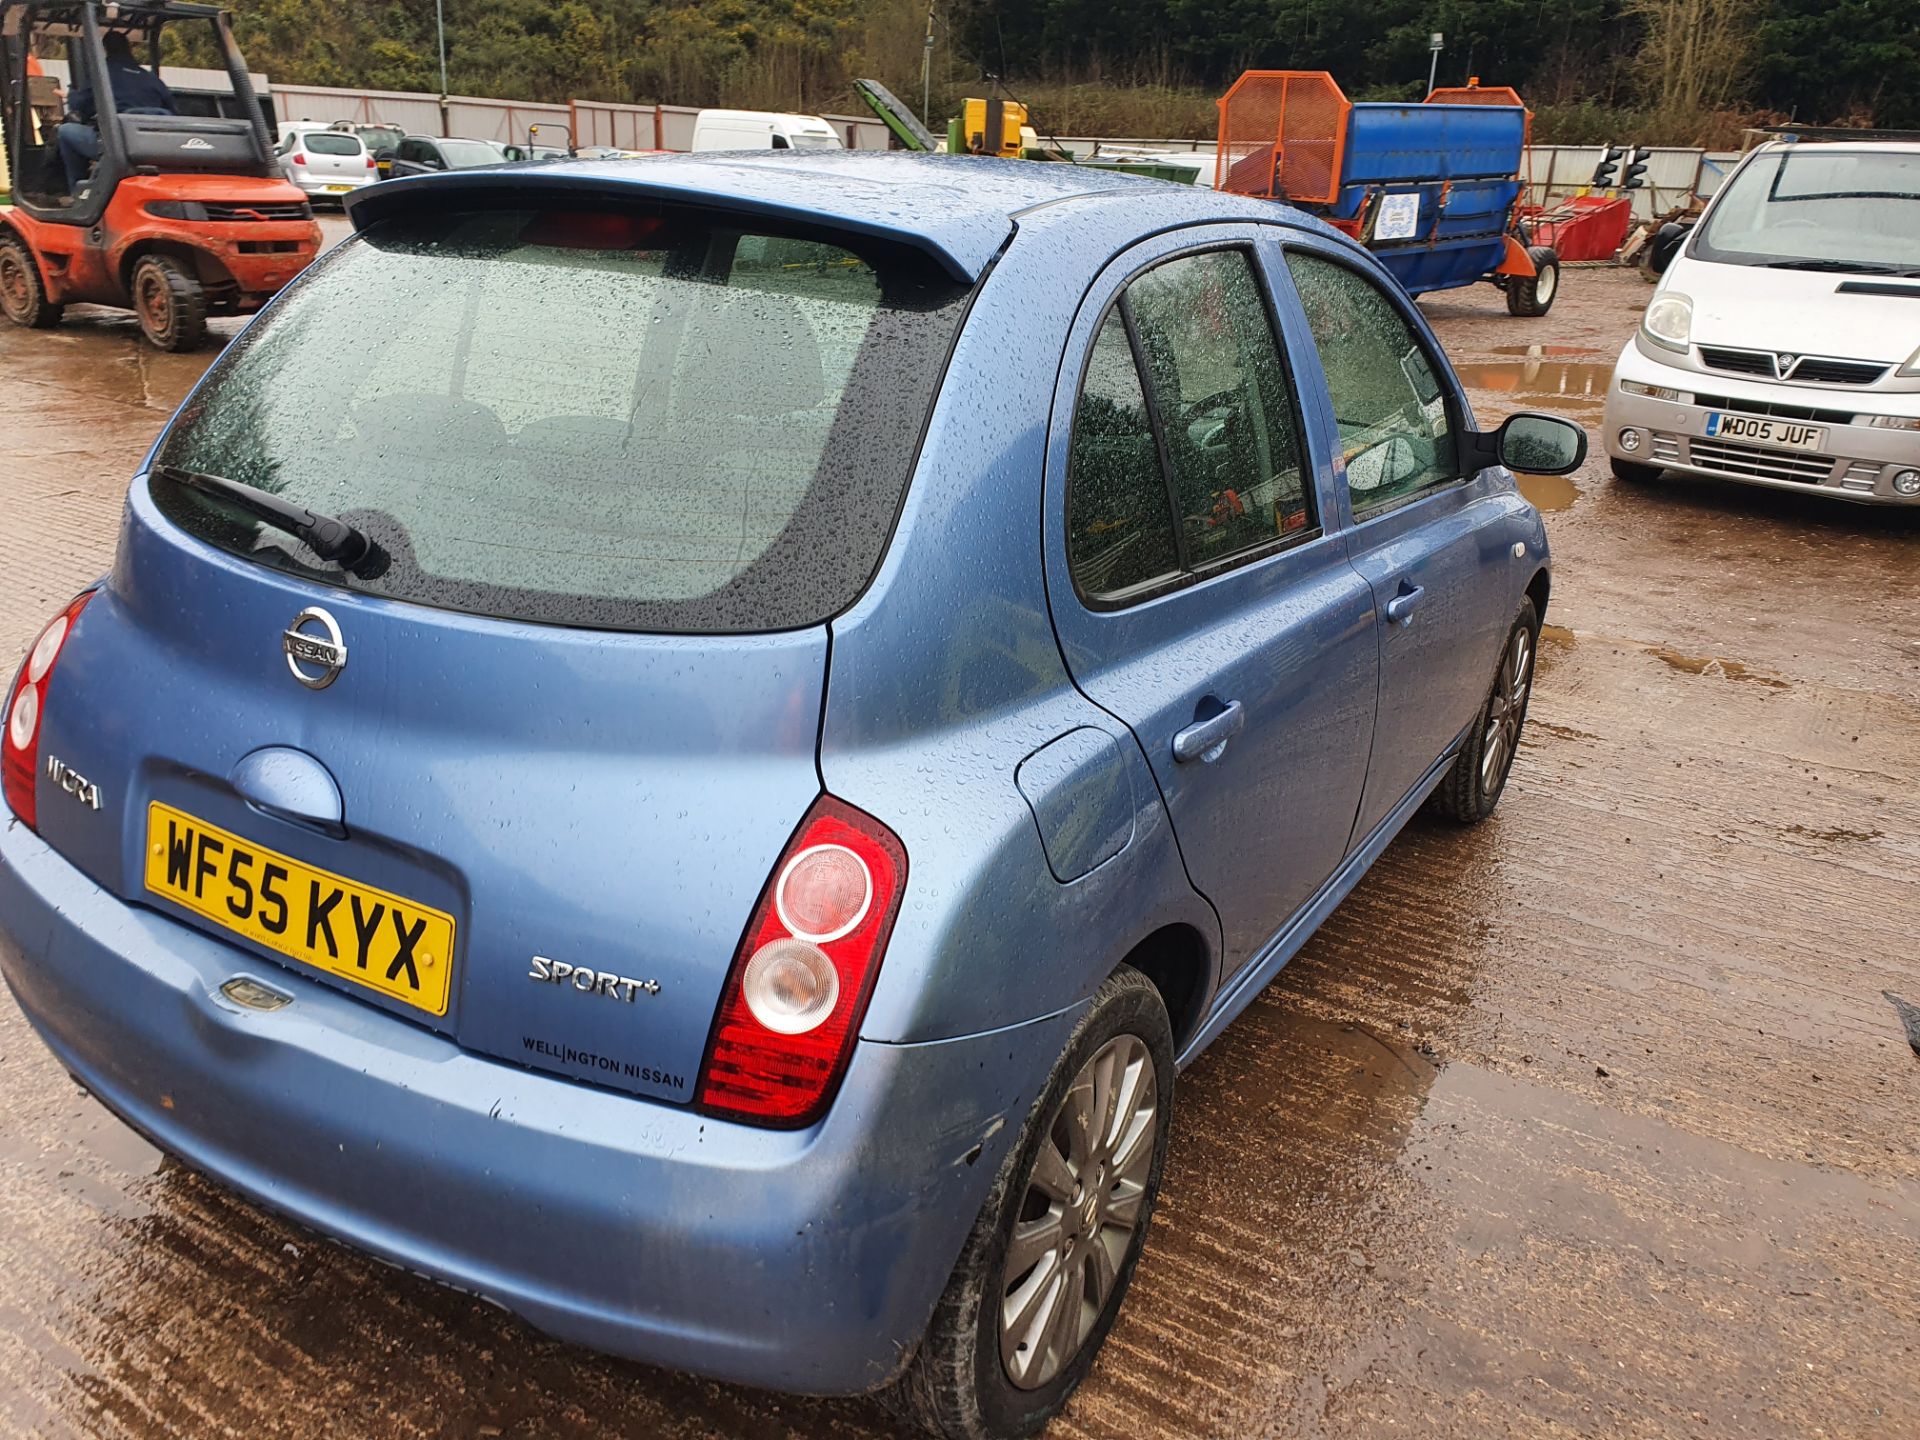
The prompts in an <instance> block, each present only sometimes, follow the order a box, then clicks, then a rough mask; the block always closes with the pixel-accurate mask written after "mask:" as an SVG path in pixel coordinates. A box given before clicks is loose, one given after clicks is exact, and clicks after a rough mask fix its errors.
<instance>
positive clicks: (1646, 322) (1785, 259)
mask: <svg viewBox="0 0 1920 1440" xmlns="http://www.w3.org/2000/svg"><path fill="white" fill-rule="evenodd" d="M1651 260H1652V262H1653V266H1654V268H1655V269H1656V270H1659V271H1662V272H1663V273H1662V274H1661V279H1660V286H1659V288H1658V289H1657V290H1655V291H1654V294H1653V298H1652V299H1651V300H1650V301H1649V302H1648V304H1647V311H1646V315H1645V316H1644V317H1643V318H1642V320H1641V322H1640V328H1639V330H1638V332H1637V333H1636V334H1635V335H1634V337H1633V339H1631V340H1630V341H1628V342H1627V346H1626V348H1625V349H1624V350H1622V351H1621V352H1620V360H1619V363H1618V364H1617V365H1616V366H1615V367H1614V374H1613V383H1612V384H1611V385H1610V386H1609V387H1608V390H1607V407H1606V423H1605V427H1604V431H1603V438H1604V443H1605V446H1606V452H1607V457H1608V459H1609V461H1610V462H1611V463H1612V467H1613V473H1614V474H1615V475H1616V476H1617V477H1619V478H1620V479H1622V480H1627V481H1633V482H1648V481H1653V480H1657V479H1658V478H1660V476H1661V475H1662V473H1663V472H1667V471H1673V472H1679V473H1685V474H1694V475H1706V476H1712V477H1714V478H1717V479H1721V480H1738V481H1744V482H1746V483H1748V484H1753V485H1770V486H1774V487H1776V488H1780V489H1790V490H1804V489H1816V490H1819V491H1821V492H1822V493H1824V494H1828V495H1831V496H1833V497H1834V498H1836V499H1841V500H1856V501H1862V502H1865V503H1868V504H1893V505H1897V504H1908V505H1920V144H1911V143H1892V142H1863V141H1848V142H1844V143H1819V142H1805V141H1803V142H1800V143H1774V144H1769V145H1766V146H1763V147H1761V148H1759V149H1757V150H1755V151H1753V152H1752V153H1751V154H1749V155H1748V156H1747V157H1746V159H1745V160H1744V161H1743V162H1742V163H1741V164H1740V167H1739V168H1738V169H1737V170H1735V171H1734V173H1733V175H1732V176H1731V177H1729V179H1728V180H1727V183H1726V184H1725V185H1724V186H1722V187H1721V189H1720V192H1719V194H1717V195H1716V196H1714V198H1713V200H1712V202H1711V203H1710V204H1709V205H1708V207H1707V210H1706V213H1705V215H1704V216H1702V218H1701V220H1700V223H1699V224H1698V225H1697V226H1695V227H1694V229H1693V230H1692V232H1691V233H1688V232H1685V231H1682V230H1681V229H1680V227H1678V226H1668V227H1666V229H1664V230H1663V231H1662V232H1661V234H1660V235H1659V236H1658V237H1657V238H1656V239H1655V241H1654V251H1653V254H1652V256H1651Z"/></svg>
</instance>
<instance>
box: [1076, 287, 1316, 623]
mask: <svg viewBox="0 0 1920 1440" xmlns="http://www.w3.org/2000/svg"><path fill="white" fill-rule="evenodd" d="M1143 377H1144V378H1143ZM1315 533H1318V527H1317V522H1316V519H1315V516H1314V506H1313V498H1312V494H1311V481H1310V472H1309V470H1308V468H1307V463H1306V459H1305V451H1304V447H1303V445H1302V443H1301V429H1300V422H1299V411H1298V406H1297V404H1296V398H1295V393H1294V389H1293V385H1292V383H1291V380H1290V378H1289V376H1288V374H1287V370H1286V366H1285V362H1284V360H1283V359H1282V355H1281V350H1280V347H1279V344H1278V342H1277V340H1276V338H1275V335H1274V330H1273V324H1272V319H1271V317H1270V314H1269V311H1268V307H1267V301H1266V296H1265V294H1264V293H1263V291H1262V289H1261V286H1260V283H1259V281H1258V279H1257V278H1256V277H1255V274H1254V270H1253V264H1252V261H1251V259H1250V257H1249V256H1248V254H1247V252H1245V251H1243V250H1238V249H1229V250H1210V251H1204V252H1201V253H1199V254H1194V255H1185V256H1181V257H1179V258H1177V259H1173V260H1169V261H1167V262H1165V263H1163V264H1160V265H1157V266H1154V267H1153V268H1152V269H1150V270H1147V271H1146V272H1145V273H1144V274H1142V275H1140V276H1138V277H1137V278H1135V279H1134V280H1133V281H1132V283H1130V284H1129V285H1128V286H1127V288H1126V290H1125V291H1124V292H1122V294H1121V296H1120V298H1119V299H1118V300H1117V301H1116V302H1115V303H1114V306H1113V308H1112V309H1111V310H1110V311H1109V312H1108V314H1107V317H1106V319H1105V321H1103V322H1102V325H1101V329H1100V333H1099V336H1098V338H1097V339H1096V340H1095V343H1094V346H1093V349H1092V352H1091V353H1090V354H1089V356H1088V359H1087V366H1086V370H1085V373H1084V375H1083V377H1082V380H1081V389H1080V401H1079V404H1078V407H1077V408H1076V410H1075V412H1074V428H1073V438H1072V449H1071V452H1070V457H1069V467H1068V478H1067V562H1068V568H1069V571H1070V572H1071V574H1072V575H1073V580H1074V584H1075V586H1076V588H1077V589H1078V590H1079V592H1080V594H1081V595H1082V597H1083V598H1085V599H1086V600H1087V601H1088V602H1089V603H1091V604H1093V605H1095V606H1097V607H1099V608H1103V609H1111V608H1113V607H1115V606H1117V605H1123V604H1127V603H1130V602H1131V601H1133V600H1136V599H1139V598H1144V596H1146V595H1149V594H1154V593H1158V592H1159V591H1160V590H1162V589H1164V588H1166V586H1167V585H1168V584H1171V583H1177V582H1178V581H1180V580H1181V579H1182V577H1193V576H1197V575H1201V574H1205V573H1208V572H1211V571H1213V570H1216V569H1218V568H1220V567H1222V566H1225V565H1231V564H1237V563H1241V562H1242V561H1245V560H1249V559H1252V558H1255V557H1257V556H1260V555H1263V554H1265V553H1267V552H1268V551H1269V550H1272V549H1274V548H1277V547H1281V546H1285V545H1290V544H1291V543H1293V542H1295V541H1298V540H1300V539H1304V538H1305V537H1307V536H1308V535H1311V534H1315Z"/></svg>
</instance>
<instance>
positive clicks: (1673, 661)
mask: <svg viewBox="0 0 1920 1440" xmlns="http://www.w3.org/2000/svg"><path fill="white" fill-rule="evenodd" d="M1646 652H1647V654H1649V655H1651V656H1653V657H1654V659H1656V660H1659V661H1660V662H1662V663H1663V664H1666V665H1671V666H1672V667H1673V668H1674V669H1676V670H1678V671H1681V672H1682V673H1683V674H1687V675H1711V676H1713V677H1715V678H1716V679H1720V680H1745V681H1748V682H1750V683H1752V684H1755V685H1765V686H1766V687H1767V688H1768V689H1769V690H1790V689H1792V688H1793V687H1792V686H1791V685H1790V684H1789V683H1788V682H1787V681H1785V680H1782V679H1780V678H1779V677H1778V676H1775V675H1763V674H1761V673H1760V672H1759V671H1757V670H1753V669H1751V668H1749V667H1748V666H1745V665H1742V664H1741V663H1740V662H1739V661H1738V660H1723V659H1721V658H1720V657H1719V656H1717V655H1682V654H1681V653H1680V652H1679V651H1678V650H1670V649H1668V648H1667V647H1666V646H1664V645H1649V646H1647V647H1646Z"/></svg>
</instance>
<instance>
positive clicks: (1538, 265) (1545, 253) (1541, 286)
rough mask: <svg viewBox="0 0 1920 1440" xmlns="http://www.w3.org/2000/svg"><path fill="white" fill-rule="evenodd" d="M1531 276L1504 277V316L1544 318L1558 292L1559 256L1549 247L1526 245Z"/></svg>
mask: <svg viewBox="0 0 1920 1440" xmlns="http://www.w3.org/2000/svg"><path fill="white" fill-rule="evenodd" d="M1527 258H1528V259H1529V260H1531V261H1533V274H1531V275H1509V276H1507V313H1508V314H1509V315H1544V314H1546V313H1547V311H1549V310H1551V309H1552V308H1553V299H1554V296H1556V295H1558V294H1559V293H1560V256H1559V254H1558V253H1557V252H1556V251H1555V250H1554V249H1553V247H1552V246H1550V245H1529V246H1528V247H1527Z"/></svg>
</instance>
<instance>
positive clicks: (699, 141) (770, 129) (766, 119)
mask: <svg viewBox="0 0 1920 1440" xmlns="http://www.w3.org/2000/svg"><path fill="white" fill-rule="evenodd" d="M693 148H694V149H695V150H844V149H846V148H847V147H846V145H845V144H844V143H843V142H842V141H841V139H840V136H839V134H838V132H836V131H835V130H834V128H833V127H832V126H831V125H829V124H827V122H826V121H824V120H822V119H821V118H820V117H819V116H818V115H784V114H781V113H780V112H779V111H777V110H702V111H701V112H700V113H699V114H698V115H696V116H694V118H693Z"/></svg>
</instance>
